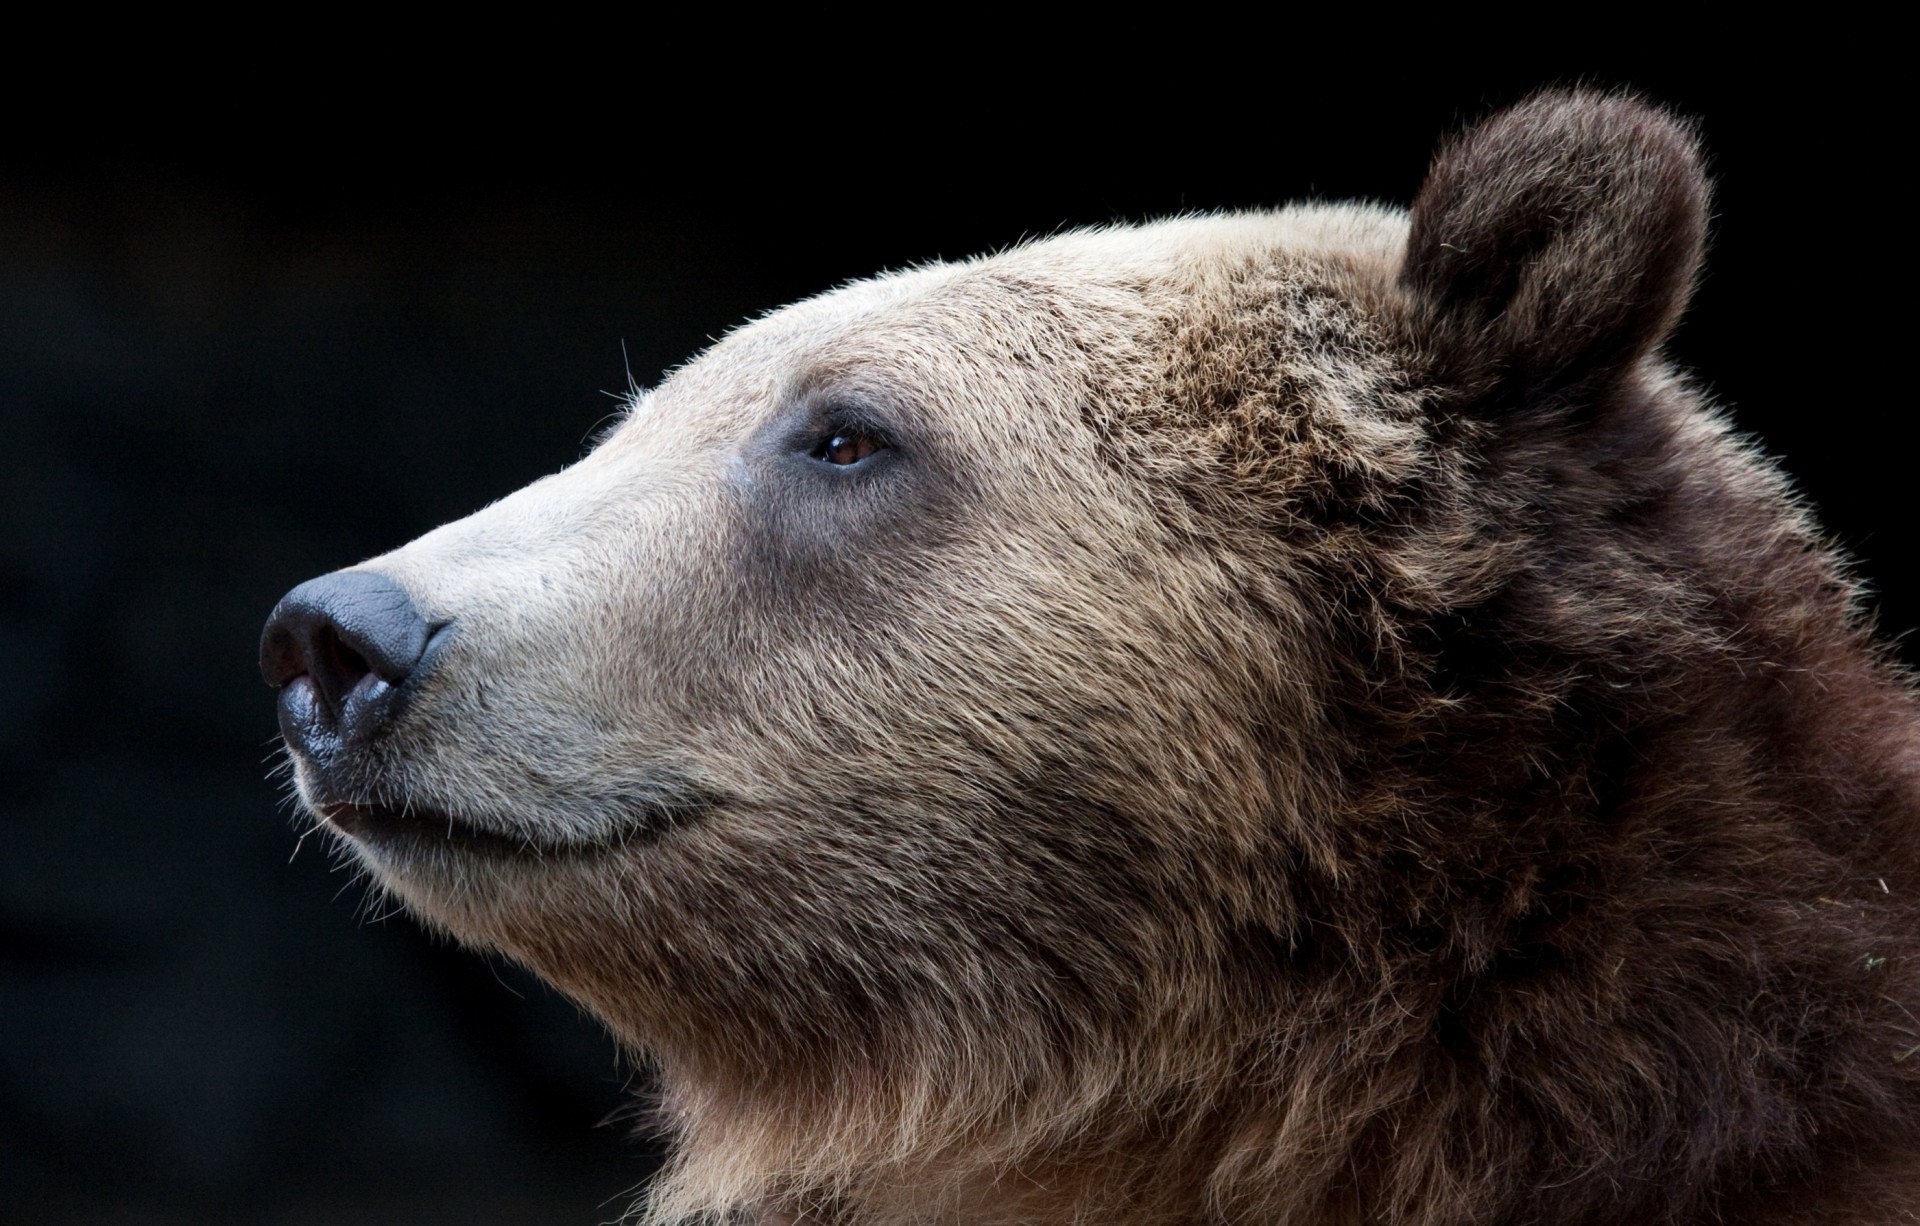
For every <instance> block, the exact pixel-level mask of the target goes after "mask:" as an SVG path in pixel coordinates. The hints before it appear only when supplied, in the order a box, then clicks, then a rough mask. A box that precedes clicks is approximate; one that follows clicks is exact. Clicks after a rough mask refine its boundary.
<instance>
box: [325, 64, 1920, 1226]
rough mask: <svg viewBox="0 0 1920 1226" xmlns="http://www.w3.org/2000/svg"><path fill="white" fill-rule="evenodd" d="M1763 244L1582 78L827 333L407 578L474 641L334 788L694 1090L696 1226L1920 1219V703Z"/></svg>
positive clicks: (440, 892) (733, 348) (484, 521)
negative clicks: (1711, 341) (1821, 500)
mask: <svg viewBox="0 0 1920 1226" xmlns="http://www.w3.org/2000/svg"><path fill="white" fill-rule="evenodd" d="M1705 217H1706V185H1705V180H1704V178H1703V176H1702V172H1701V169H1700V165H1699V160H1698V156H1697V153H1696V150H1695V146H1694V141H1693V138H1692V136H1691V134H1690V133H1689V131H1688V130H1687V129H1686V128H1685V127H1684V126H1683V125H1681V124H1678V123H1676V122H1675V121H1674V120H1672V119H1671V118H1670V117H1668V116H1666V115H1664V114H1662V113H1661V112H1659V111H1657V110H1655V109H1652V108H1650V107H1648V106H1646V105H1644V104H1642V103H1640V102H1638V101H1635V100H1633V99H1630V98H1623V97H1614V96H1600V95H1593V94H1550V95H1543V96H1540V97H1538V98H1535V99H1534V100H1532V101H1530V102H1528V103H1525V104H1523V105H1522V106H1520V107H1518V108H1516V109H1514V110H1512V111H1509V112H1507V113H1505V114H1502V115H1500V116H1497V117H1495V118H1494V119H1493V120H1491V121H1490V122H1488V123H1487V124H1485V125H1483V126H1482V127H1480V128H1478V129H1476V130H1475V131H1473V132H1471V133H1469V134H1467V135H1466V136H1465V137H1464V138H1462V139H1460V140H1458V141H1456V142H1454V143H1453V144H1452V145H1450V146H1448V147H1447V148H1446V149H1445V150H1444V151H1443V152H1442V153H1441V155H1440V156H1439V158H1438V160H1437V162H1436V164H1435V165H1434V167H1433V169H1432V171H1431V174H1430V176H1429V178H1428V181H1427V185H1426V187H1425V189H1424V190H1423V191H1422V192H1421V194H1420V196H1419V198H1418V202H1417V203H1416V205H1415V208H1414V210H1413V213H1412V216H1411V218H1408V217H1406V216H1404V215H1402V214H1399V213H1396V212H1394V211H1391V210H1385V209H1376V208H1369V207H1360V206H1332V207H1311V208H1292V209H1285V210H1281V211H1278V212H1275V213H1271V214H1260V215H1246V216H1231V217H1214V218H1191V219H1184V220H1176V221H1170V222H1164V223H1160V224H1157V225H1151V226H1145V227H1139V228H1125V229H1116V230H1111V231H1102V232H1095V233H1080V234H1072V235H1066V236H1062V237H1058V238H1054V239H1049V240H1046V241H1042V242H1037V243H1033V244H1030V245H1026V246H1022V247H1019V248H1016V249H1014V250H1011V251H1008V252H1005V253H1002V254H1000V255H996V256H992V257H988V258H983V259H980V260H976V261H972V262H968V263H962V264H955V265H939V266H935V267H930V268H925V269H919V270H915V271H911V272H907V273H902V274H895V275H891V276H887V277H882V278H878V279H875V280H873V281H868V282H862V283H858V284H855V285H852V286H849V287H846V288H844V289H841V290H838V291H835V292H834V293H831V294H828V295H825V296H823V297H821V298H818V299H815V300H812V301H809V302H805V303H802V304H799V305H797V306H794V307H791V308H789V309H787V310H785V311H782V312H779V313H777V314H774V315H772V316H770V317H768V318H766V319H763V320H761V321H758V322H756V323H754V324H752V325H751V326H749V327H746V328H744V329H742V330H741V331H739V332H738V333H736V334H734V335H733V336H731V337H729V338H727V339H726V340H725V341H723V342H722V343H721V344H719V345H718V346H716V347H715V348H714V349H713V350H712V351H711V352H709V353H708V354H706V355H705V356H703V357H701V358H700V359H698V360H696V361H695V362H693V363H692V364H690V365H689V366H687V367H686V368H684V369H682V370H681V371H679V372H677V373H676V374H675V375H674V376H673V377H672V378H671V379H670V380H669V381H668V382H667V383H665V384H664V385H663V386H662V387H660V388H659V389H657V390H656V391H654V392H652V393H650V394H648V395H646V396H645V397H642V398H641V399H640V400H639V401H638V402H637V403H636V404H635V405H634V407H633V410H632V412H631V414H630V417H629V419H628V420H627V421H626V422H625V423H624V424H623V425H622V426H621V427H620V428H619V430H617V431H616V432H615V433H614V434H613V435H612V436H611V437H610V438H609V439H607V440H606V441H605V442H604V443H603V444H602V445H601V446H600V447H599V448H598V449H597V450H595V451H594V452H593V453H592V454H591V455H590V456H588V457H587V458H586V459H585V460H584V461H583V462H582V463H580V464H579V465H577V466H576V467H574V468H572V469H570V470H568V471H567V472H565V473H562V474H560V475H558V476H555V477H552V478H549V479H548V480H546V481H543V482H540V483H537V484H536V485H534V486H532V487H529V489H527V490H525V491H522V492H521V493H519V494H516V495H514V496H512V497H510V498H508V499H506V500H504V501H502V502H500V503H498V504H496V505H494V506H493V507H490V508H488V509H487V510H485V511H483V512H481V513H479V514H478V515H475V516H473V517H471V518H469V519H467V520H464V521H461V522H460V523H457V524H454V525H450V526H448V527H447V528H444V529H441V530H440V531H438V532H435V533H433V534H430V535H429V536H427V537H424V538H422V539H421V540H420V541H417V542H415V543H414V544H412V545H409V546H407V547H406V548H404V549H401V550H399V551H396V552H395V553H393V554H389V555H387V556H385V557H382V558H378V559H375V560H373V561H372V562H369V563H367V564H366V567H367V568H369V569H373V570H377V571H380V572H383V573H385V574H387V575H390V576H392V577H393V578H395V579H396V580H398V581H399V582H400V583H401V584H402V585H404V586H405V587H406V589H407V590H408V591H409V592H410V593H411V594H412V595H413V598H414V600H415V602H416V603H417V604H418V605H419V606H420V607H421V609H422V611H423V612H424V613H425V614H426V615H427V616H428V618H429V619H430V620H431V621H435V622H450V623H452V625H453V637H452V639H451V641H450V642H449V643H448V644H447V647H446V650H444V651H442V652H440V653H439V655H438V656H437V657H436V659H435V663H434V665H433V667H432V668H431V670H428V671H425V672H423V673H422V674H421V675H419V676H416V677H414V678H411V679H409V681H408V682H407V685H408V687H409V690H410V694H409V700H408V705H407V707H406V708H405V711H404V714H403V715H402V716H401V717H400V718H398V719H396V720H395V722H394V724H393V725H392V727H390V728H388V729H386V730H385V732H384V733H383V735H382V736H381V737H379V738H378V739H377V740H375V741H374V742H373V743H371V744H369V745H365V746H360V747H356V748H354V749H352V750H351V752H348V751H344V750H343V751H342V752H341V753H340V754H339V755H338V756H336V757H334V758H331V759H329V760H318V759H310V758H305V757H299V758H297V763H296V764H297V768H298V778H299V781H300V787H301V790H302V795H303V796H304V797H305V798H306V799H307V801H308V803H309V804H310V805H312V806H313V807H314V809H315V810H316V812H319V813H321V814H322V815H325V814H326V813H328V812H330V811H335V810H336V809H337V807H338V805H339V804H341V803H342V802H345V801H353V802H355V803H357V804H359V805H361V806H362V807H365V808H374V809H382V810H383V811H385V812H387V813H388V814H389V815H390V819H389V820H386V821H384V822H381V823H376V824H375V825H374V826H371V827H367V828H363V829H361V830H360V831H359V832H358V833H357V836H356V837H355V838H353V839H352V840H351V844H352V847H353V850H354V852H355V853H356V854H357V855H359V856H360V857H361V858H362V859H363V860H364V861H365V862H366V864H367V865H369V866H370V868H371V870H372V872H373V874H374V875H375V876H376V878H377V879H378V880H379V881H380V882H381V883H382V884H383V885H384V886H385V887H386V888H388V889H390V890H392V891H393V892H394V893H396V894H397V895H398V896H399V897H400V898H402V899H403V900H404V901H405V902H406V903H407V904H408V905H409V906H410V907H411V908H412V909H413V910H414V911H415V912H416V913H418V914H420V915H421V916H423V917H425V918H426V919H427V920H428V921H430V922H432V923H434V924H436V925H439V926H442V927H444V928H445V929H447V930H448V931H450V932H452V933H454V934H456V935H458V936H459V937H460V938H462V939H463V940H467V941H471V942H475V943H477V944H482V945H486V946H489V947H493V948H497V949H501V950H504V951H506V952H507V953H509V954H510V955H512V956H514V957H516V958H518V959H520V960H522V961H524V962H526V963H527V964H528V965H530V966H532V967H533V968H535V969H536V970H538V971H539V972H540V973H542V974H543V975H545V976H546V977H548V978H549V979H551V980H552V981H553V982H554V983H556V984H557V985H559V986H560V987H561V988H562V989H563V990H565V991H566V992H568V993H570V994H571V995H572V996H573V997H574V998H575V999H577V1000H579V1001H580V1002H581V1003H582V1004H584V1005H585V1006H586V1007H587V1008H589V1009H591V1010H593V1011H594V1012H595V1013H597V1014H598V1015H599V1016H600V1017H602V1018H604V1019H605V1020H606V1022H607V1023H608V1025H610V1026H611V1027H612V1028H613V1029H614V1031H615V1032H617V1033H618V1034H619V1035H620V1036H621V1037H622V1038H623V1039H624V1040H626V1041H627V1042H629V1043H631V1044H632V1045H633V1046H634V1048H635V1049H636V1050H638V1051H640V1052H643V1053H645V1054H646V1055H647V1056H648V1057H649V1058H650V1059H652V1060H653V1061H654V1062H656V1064H657V1066H658V1068H659V1070H660V1072H661V1077H662V1082H663V1086H664V1090H663V1097H662V1101H661V1107H660V1114H661V1118H662V1120H663V1123H664V1125H665V1126H666V1127H667V1128H669V1129H670V1130H671V1131H672V1133H673V1134H674V1136H675V1138H676V1145H677V1149H676V1153H677V1156H676V1158H675V1160H674V1162H673V1164H672V1166H671V1167H670V1169H669V1170H668V1172H667V1174H666V1175H665V1177H664V1178H663V1180H662V1181H661V1183H660V1185H659V1187H658V1189H657V1190H656V1192H655V1193H654V1195H653V1197H652V1199H651V1200H650V1201H649V1203H648V1205H647V1206H646V1207H645V1209H644V1213H645V1214H646V1216H647V1217H648V1218H649V1220H651V1221H653V1222H660V1223H664V1222H675V1221H682V1220H692V1221H705V1220H713V1221H736V1220H744V1221H756V1222H767V1223H773V1222H791V1221H804V1222H808V1223H819V1224H823V1226H863V1224H868V1223H921V1222H926V1223H933V1222H942V1223H962V1222H964V1223H978V1224H983V1226H985V1224H991V1223H1007V1224H1011V1223H1041V1222H1047V1223H1054V1222H1086V1223H1094V1222H1099V1223H1128V1224H1131V1226H1173V1224H1176V1223H1178V1224H1188V1226H1191V1224H1198V1223H1218V1224H1227V1223H1233V1224H1250V1223H1263V1224H1264V1223H1290V1224H1297V1226H1309V1224H1311V1226H1321V1224H1334V1223H1342V1224H1358V1223H1374V1224H1380V1226H1388V1224H1391V1226H1415V1224H1419V1226H1440V1224H1452V1223H1458V1224H1462V1226H1465V1224H1468V1223H1474V1224H1489V1223H1511V1224H1515V1226H1518V1224H1520V1223H1536V1222H1552V1223H1557V1224H1578V1223H1591V1224H1596V1226H1597V1224H1600V1223H1635V1224H1643V1223H1672V1224H1679V1223H1706V1222H1751V1223H1777V1224H1786V1223H1797V1224H1801V1226H1812V1224H1813V1223H1829V1222H1831V1223H1838V1222H1863V1223H1890V1222H1901V1221H1911V1220H1914V1213H1913V1208H1912V1207H1913V1205H1914V1204H1915V1203H1916V1200H1917V1199H1920V1164H1917V1163H1916V1160H1915V1155H1916V1154H1920V1022H1917V1021H1916V1016H1915V1015H1916V1013H1917V1012H1920V982H1916V974H1920V962H1916V956H1915V955H1916V950H1915V944H1916V935H1917V934H1920V924H1917V923H1916V918H1917V917H1916V914H1915V900H1916V898H1920V848H1917V847H1916V830H1917V829H1920V828H1917V827H1916V824H1915V815H1916V802H1917V800H1920V793H1917V792H1916V770H1917V769H1920V756H1917V755H1920V736H1917V730H1920V720H1917V719H1916V709H1915V702H1914V697H1913V695H1912V693H1911V691H1910V687H1909V685H1908V683H1907V681H1906V679H1905V678H1904V677H1902V676H1901V675H1900V674H1899V673H1898V672H1897V671H1896V670H1895V668H1894V667H1893V666H1892V665H1891V664H1890V663H1889V661H1888V659H1887V657H1886V655H1885V653H1884V651H1883V650H1882V649H1881V648H1879V647H1877V646H1876V645H1875V643H1874V642H1873V641H1872V639H1871V637H1870V628H1869V626H1868V624H1867V620H1866V618H1865V616H1864V615H1863V613H1862V611H1861V608H1860V604H1859V600H1858V595H1857V593H1856V590H1855V588H1854V586H1853V584H1852V582H1851V581H1850V579H1849V577H1848V575H1847V573H1846V571H1845V568H1844V566H1843V565H1842V564H1841V563H1840V562H1839V561H1838V560H1837V559H1836V558H1835V557H1834V555H1833V554H1832V553H1831V551H1830V550H1828V549H1827V548H1826V547H1825V546H1824V545H1823V543H1822V541H1821V539H1820V536H1819V533H1818V530H1817V529H1816V528H1815V527H1814V525H1813V524H1812V523H1811V522H1810V520H1809V519H1808V517H1807V515H1806V514H1805V513H1804V511H1803V509H1802V508H1801V507H1800V506H1799V505H1798V504H1797V503H1796V502H1795V501H1794V498H1793V496H1792V494H1791V492H1790V490H1789V489H1788V487H1787V486H1786V484H1785V482H1784V480H1783V478H1782V477H1781V476H1780V475H1779V473H1778V472H1777V471H1776V470H1775V469H1774V467H1773V466H1772V465H1771V464H1770V463H1769V462H1767V461H1766V460H1765V459H1764V458H1762V457H1761V455H1760V454H1759V453H1758V452H1757V451H1756V450H1755V449H1754V448H1753V447H1752V446H1751V445H1750V444H1749V443H1747V442H1744V441H1743V440H1741V439H1740V438H1738V437H1737V436H1735V435H1734V434H1733V433H1732V432H1731V431H1730V429H1729V427H1728V425H1727V424H1726V422H1725V421H1724V420H1723V419H1722V418H1721V417H1720V416H1719V415H1718V414H1717V413H1715V412H1714V411H1713V410H1712V409H1711V408H1710V407H1709V406H1708V405H1706V404H1705V402H1704V401H1703V398H1702V396H1701V395H1700V393H1699V392H1698V391H1697V390H1696V389H1695V388H1693V387H1692V386H1691V385H1690V384H1689V383H1688V382H1687V381H1686V379H1685V378H1684V377H1683V376H1681V375H1679V374H1677V373H1676V372H1674V371H1673V370H1671V369H1670V368H1669V367H1668V366H1667V365H1666V364H1665V363H1663V361H1662V360H1661V359H1660V357H1659V355H1658V350H1659V346H1660V344H1661V342H1662V340H1663V339H1664V338H1665V336H1666V335H1667V333H1668V331H1669V330H1670V329H1671V327H1672V326H1673V323H1674V321H1675V319H1676V318H1677V317H1678V315H1679V313H1680V311H1681V310H1682V308H1683V306H1684V304H1685V301H1686V298H1687V295H1688V291H1689V289H1690V286H1691V283H1692V280H1693V277H1694V275H1695V272H1696V269H1697V265H1698V261H1699V256H1700V251H1701V245H1702V241H1703V235H1704V228H1705V220H1704V219H1705ZM847 437H854V438H859V439H865V440H868V441H869V442H871V443H873V444H874V446H876V447H877V448H878V450H877V451H876V452H875V454H874V455H873V456H872V457H870V458H868V459H866V460H863V461H861V462H860V463H857V464H852V465H838V464H834V463H832V462H830V461H829V460H826V459H823V458H822V454H823V453H822V451H821V445H820V442H819V440H822V439H826V440H832V439H834V438H847Z"/></svg>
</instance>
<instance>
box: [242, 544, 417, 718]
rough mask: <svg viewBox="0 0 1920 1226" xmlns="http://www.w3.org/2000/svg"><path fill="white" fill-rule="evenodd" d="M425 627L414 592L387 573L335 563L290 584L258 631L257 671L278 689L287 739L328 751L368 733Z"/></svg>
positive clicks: (413, 660)
mask: <svg viewBox="0 0 1920 1226" xmlns="http://www.w3.org/2000/svg"><path fill="white" fill-rule="evenodd" d="M427 634H428V627H427V623H426V621H425V619H423V618H422V617H421V616H420V611H419V610H418V609H415V608H414V607H413V600H412V598H411V597H409V596H408V595H407V593H406V590H405V589H404V588H402V587H401V586H400V585H399V584H398V583H395V582H394V581H393V580H392V579H389V578H387V577H386V576H385V575H379V574H374V573H372V572H370V571H354V570H349V571H337V572H335V573H334V574H331V575H322V576H320V578H318V579H310V580H308V581H307V582H305V583H303V584H301V585H300V586H299V587H297V588H294V589H293V590H292V591H291V592H288V593H287V594H286V596H284V597H283V598H282V599H281V601H280V603H279V604H278V605H276V606H274V610H273V615H272V616H271V617H269V618H267V628H266V630H265V631H263V632H262V633H261V635H260V675H261V676H262V677H264V678H265V679H266V682H267V684H268V685H272V686H278V687H279V689H280V731H281V732H282V733H283V734H285V736H286V738H287V742H288V744H290V745H292V746H293V747H294V748H296V749H299V750H301V751H302V752H304V753H307V754H309V755H311V756H328V755H329V754H330V752H331V751H332V750H333V749H335V748H338V747H339V746H342V745H352V744H354V743H356V742H361V741H365V740H366V739H367V738H368V737H370V736H371V735H373V733H374V732H375V731H377V730H378V729H379V728H380V726H381V725H382V724H384V723H385V722H386V721H387V719H388V717H389V716H390V715H391V714H392V708H393V699H394V690H395V687H397V686H398V685H399V684H400V683H401V682H402V681H405V680H406V678H407V674H409V673H410V672H412V671H413V668H414V666H415V665H416V664H418V663H419V662H420V655H421V653H422V652H424V651H425V650H426V646H427Z"/></svg>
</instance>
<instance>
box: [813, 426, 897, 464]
mask: <svg viewBox="0 0 1920 1226" xmlns="http://www.w3.org/2000/svg"><path fill="white" fill-rule="evenodd" d="M878 450H880V443H879V441H878V440H877V439H875V438H874V437H873V436H872V435H871V434H865V433H862V432H861V431H859V430H836V431H834V432H833V433H832V434H829V435H827V436H826V437H825V438H823V439H821V440H820V442H819V443H818V444H816V445H815V446H814V449H813V452H812V455H813V458H814V459H816V460H821V461H824V462H826V463H828V464H839V465H843V466H844V465H848V464H858V463H859V462H860V461H862V460H864V459H866V458H867V457H868V456H870V455H872V454H873V453H874V452H876V451H878Z"/></svg>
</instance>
